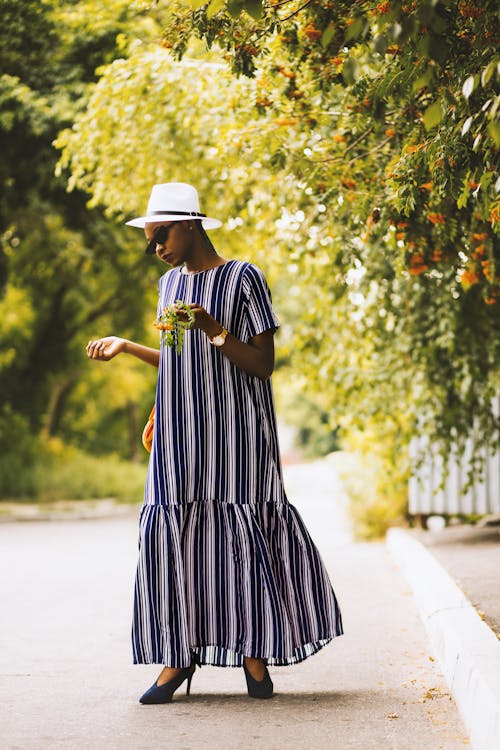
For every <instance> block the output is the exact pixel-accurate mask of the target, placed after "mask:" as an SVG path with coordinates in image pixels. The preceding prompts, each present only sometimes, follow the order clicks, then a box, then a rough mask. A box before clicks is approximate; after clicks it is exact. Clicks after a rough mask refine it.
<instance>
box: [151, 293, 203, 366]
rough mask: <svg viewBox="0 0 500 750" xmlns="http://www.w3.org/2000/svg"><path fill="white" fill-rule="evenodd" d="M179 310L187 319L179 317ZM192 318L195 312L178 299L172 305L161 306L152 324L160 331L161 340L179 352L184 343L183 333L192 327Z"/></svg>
mask: <svg viewBox="0 0 500 750" xmlns="http://www.w3.org/2000/svg"><path fill="white" fill-rule="evenodd" d="M176 308H177V309H176ZM180 311H182V312H184V313H186V315H187V318H188V319H187V320H182V319H181V318H179V312H180ZM194 319H195V314H194V312H193V311H192V310H191V308H190V307H189V305H187V304H186V303H185V302H183V301H182V300H180V299H178V300H176V302H175V304H174V305H168V307H164V308H163V310H162V314H161V315H160V316H159V318H158V320H157V321H155V322H154V323H153V325H154V326H155V328H158V330H159V331H161V340H162V342H163V343H164V344H165V345H166V346H170V347H171V348H174V349H175V351H176V352H177V354H180V353H181V351H182V346H183V344H184V335H185V333H186V331H187V330H188V329H189V328H192V327H193V325H194Z"/></svg>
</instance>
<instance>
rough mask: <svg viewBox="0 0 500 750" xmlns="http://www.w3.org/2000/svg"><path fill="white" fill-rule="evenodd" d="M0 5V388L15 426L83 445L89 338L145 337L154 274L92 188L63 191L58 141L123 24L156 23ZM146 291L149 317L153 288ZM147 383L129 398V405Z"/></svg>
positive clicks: (128, 13)
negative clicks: (100, 334) (111, 334)
mask: <svg viewBox="0 0 500 750" xmlns="http://www.w3.org/2000/svg"><path fill="white" fill-rule="evenodd" d="M0 9H1V11H2V20H3V23H2V28H1V29H0V54H1V57H2V71H1V75H0V133H1V137H2V160H1V164H0V187H1V189H0V295H1V296H0V315H1V318H2V327H1V331H0V351H1V354H0V388H1V390H2V393H3V394H4V398H5V401H6V403H8V404H9V405H10V407H11V411H10V412H9V414H10V417H9V419H11V421H12V425H13V428H14V426H15V425H16V424H17V423H18V422H19V421H20V422H22V423H25V422H26V420H27V421H28V423H29V426H30V430H31V432H32V434H33V435H37V434H38V433H39V432H40V430H43V431H44V432H45V433H46V434H49V435H54V434H62V435H63V436H64V437H67V436H68V435H71V437H72V438H73V439H75V440H77V441H78V440H79V439H80V440H81V442H82V443H85V444H86V445H87V446H89V445H91V436H92V435H93V436H94V439H95V444H94V445H93V446H92V445H91V447H94V448H95V447H96V444H99V446H101V438H102V433H99V434H98V433H97V432H96V429H95V427H94V428H92V427H91V426H90V425H87V429H86V431H85V434H84V435H78V433H76V431H75V429H74V427H73V425H74V423H75V422H76V420H73V423H72V424H68V420H67V419H66V418H65V417H66V415H67V406H68V403H69V401H70V400H71V399H70V397H71V395H72V394H74V393H75V392H76V391H77V386H78V384H79V379H80V378H81V377H82V375H83V373H84V372H86V370H85V367H84V359H85V355H84V346H85V344H86V343H87V341H88V340H89V338H91V337H95V335H96V328H98V327H100V326H103V327H104V326H105V327H109V328H111V329H113V328H115V329H116V330H117V331H119V332H120V333H121V334H122V335H125V336H127V335H129V336H138V335H140V334H142V333H143V325H142V321H143V319H144V315H143V314H144V303H145V301H146V305H147V300H148V292H149V289H150V288H151V287H153V288H154V285H155V283H156V276H157V274H156V273H155V271H154V270H153V267H152V265H151V263H148V262H147V261H146V260H145V259H144V257H143V256H142V247H141V243H138V242H137V240H138V237H137V235H135V236H134V233H133V232H131V231H130V230H125V229H124V228H121V227H120V228H119V227H116V225H115V224H114V222H110V221H109V220H107V219H105V218H104V217H103V216H102V213H101V212H99V211H89V210H88V209H87V207H86V202H87V196H86V195H84V194H82V193H78V192H75V193H73V194H72V195H69V194H68V193H67V191H66V189H65V184H64V181H63V180H62V179H60V178H59V177H58V176H56V175H55V165H56V162H57V159H58V152H57V151H56V150H55V148H54V146H53V141H54V139H55V137H56V135H57V133H58V132H59V130H60V129H62V128H64V127H66V126H67V125H69V124H70V123H71V122H72V121H73V119H74V118H75V116H76V114H77V113H78V111H80V110H81V109H82V107H84V105H85V101H86V99H87V98H88V96H89V94H90V92H91V91H92V89H93V83H94V81H95V78H96V76H95V67H96V66H99V65H103V64H105V63H107V62H110V61H111V60H113V59H114V58H115V57H116V56H117V55H119V54H123V53H124V51H125V46H124V41H123V38H122V36H123V31H124V30H125V29H127V28H129V27H130V26H132V25H133V26H134V29H135V31H136V33H141V32H144V33H153V31H154V28H155V22H154V20H152V19H151V17H150V16H149V14H146V15H145V14H144V10H141V9H139V8H138V7H137V6H135V7H133V6H132V5H131V4H129V3H127V2H125V0H112V2H110V3H107V4H106V8H105V9H103V8H101V7H100V6H99V9H98V12H96V5H95V3H93V2H90V1H89V2H81V3H74V2H71V1H69V0H68V1H66V2H62V3H54V2H50V0H44V1H43V2H42V1H40V0H33V2H28V3H19V2H17V1H16V2H14V0H9V1H7V0H3V1H2V2H0ZM149 299H150V300H151V308H150V310H151V312H150V315H149V316H148V320H149V317H151V315H152V314H153V310H155V309H156V300H155V294H154V291H152V293H151V295H150V297H149ZM146 383H147V384H148V387H149V379H148V378H147V377H145V378H144V384H146ZM144 384H143V385H142V386H140V387H138V389H137V394H134V393H129V394H128V399H129V400H130V401H131V402H132V406H133V405H134V401H135V406H137V404H138V403H139V401H140V399H141V396H142V390H141V389H145V385H144ZM104 390H105V387H104ZM75 411H76V414H77V415H81V414H82V413H83V412H86V405H85V404H82V403H80V404H79V406H78V407H75ZM118 421H120V420H118ZM101 426H102V425H101ZM125 434H127V432H126V430H125ZM104 442H105V444H107V445H109V441H108V442H107V443H106V441H104ZM123 445H124V453H127V452H128V451H129V441H128V440H126V441H125V443H124V444H123ZM113 447H114V446H113ZM30 481H31V480H30Z"/></svg>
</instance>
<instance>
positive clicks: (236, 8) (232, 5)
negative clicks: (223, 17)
mask: <svg viewBox="0 0 500 750" xmlns="http://www.w3.org/2000/svg"><path fill="white" fill-rule="evenodd" d="M227 9H228V11H229V13H230V15H231V16H232V17H233V18H238V16H239V15H240V13H241V11H242V10H243V5H242V4H241V0H228V3H227Z"/></svg>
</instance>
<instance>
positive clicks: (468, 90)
mask: <svg viewBox="0 0 500 750" xmlns="http://www.w3.org/2000/svg"><path fill="white" fill-rule="evenodd" d="M475 86H476V81H475V78H474V76H469V77H468V78H466V79H465V81H464V85H463V86H462V94H463V95H464V96H465V98H466V99H468V98H469V97H470V95H471V94H472V92H473V91H474V88H475Z"/></svg>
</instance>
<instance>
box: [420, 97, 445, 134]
mask: <svg viewBox="0 0 500 750" xmlns="http://www.w3.org/2000/svg"><path fill="white" fill-rule="evenodd" d="M442 119H443V106H442V104H441V102H434V104H431V105H430V107H427V109H426V110H425V112H424V125H425V129H426V130H431V128H434V127H436V125H438V124H439V123H440V122H441V120H442Z"/></svg>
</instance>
